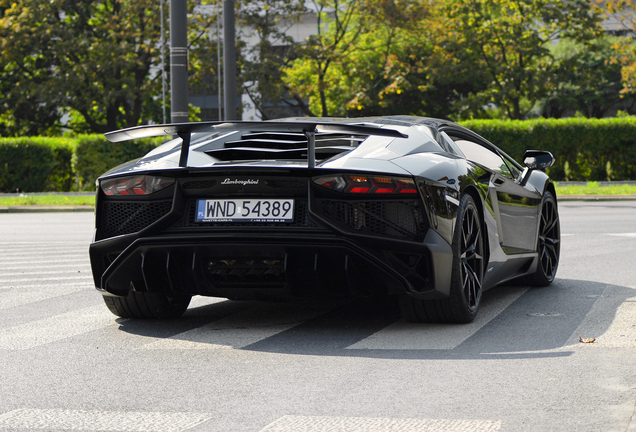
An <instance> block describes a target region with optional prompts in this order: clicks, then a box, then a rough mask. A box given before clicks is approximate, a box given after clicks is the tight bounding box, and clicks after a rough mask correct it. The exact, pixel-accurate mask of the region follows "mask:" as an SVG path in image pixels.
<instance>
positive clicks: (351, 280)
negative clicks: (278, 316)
mask: <svg viewBox="0 0 636 432" xmlns="http://www.w3.org/2000/svg"><path fill="white" fill-rule="evenodd" d="M90 256H91V265H92V267H93V276H94V279H95V286H96V287H97V289H98V290H100V291H102V293H103V294H105V295H115V296H126V295H127V294H128V292H129V291H130V290H136V291H144V292H165V293H170V294H174V295H179V294H184V295H204V296H214V297H224V298H235V299H268V298H307V297H315V296H335V297H342V296H357V295H373V294H378V293H383V294H387V293H388V294H400V293H408V294H409V295H412V296H414V297H417V298H423V299H425V298H439V297H445V296H447V295H448V290H449V286H450V273H451V271H450V270H451V264H452V251H451V248H450V245H449V244H448V243H447V242H445V241H444V240H443V239H442V238H441V237H440V236H439V235H438V234H437V233H436V232H435V231H433V230H428V233H427V235H426V237H425V239H424V242H423V243H420V244H415V243H412V242H403V241H392V240H387V239H376V240H373V239H368V240H365V241H361V240H359V239H350V238H346V237H342V236H339V235H335V234H333V235H328V234H325V233H315V234H309V233H297V234H291V233H289V232H287V233H285V234H284V236H283V235H276V234H274V233H267V234H259V233H256V232H250V233H244V234H241V233H225V234H218V233H217V234H208V235H205V234H203V235H202V234H201V233H199V234H197V235H185V234H184V235H157V236H150V237H143V238H139V236H137V235H135V234H131V235H124V236H118V237H114V238H110V239H106V240H101V241H97V242H95V243H93V244H91V246H90Z"/></svg>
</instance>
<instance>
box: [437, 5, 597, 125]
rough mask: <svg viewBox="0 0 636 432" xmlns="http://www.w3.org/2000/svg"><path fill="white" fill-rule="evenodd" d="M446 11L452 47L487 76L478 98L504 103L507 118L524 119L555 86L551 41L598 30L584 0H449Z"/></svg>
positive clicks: (588, 36)
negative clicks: (469, 56) (466, 54)
mask: <svg viewBox="0 0 636 432" xmlns="http://www.w3.org/2000/svg"><path fill="white" fill-rule="evenodd" d="M447 13H448V16H449V17H450V19H451V20H452V25H451V26H450V28H449V30H450V32H451V33H453V34H454V35H455V36H454V39H455V40H456V41H457V43H456V44H454V45H453V46H452V47H450V49H451V50H453V51H456V50H458V49H459V50H463V51H468V52H469V53H470V54H472V56H474V57H473V58H474V59H476V60H478V62H479V63H478V64H479V67H480V68H483V69H484V70H485V71H487V73H488V75H489V81H490V82H489V85H488V88H487V89H486V90H483V91H481V92H479V93H478V94H477V95H476V98H477V100H478V101H479V102H481V104H482V105H487V104H489V103H493V104H495V105H496V106H500V107H504V108H505V110H506V112H507V115H508V117H509V118H511V119H522V118H524V116H525V114H526V112H527V110H528V109H529V108H532V106H533V105H534V103H535V102H537V101H538V100H540V99H542V98H543V97H545V96H546V95H547V94H548V92H549V91H550V89H551V88H552V87H553V85H554V74H553V62H552V61H551V57H550V51H549V46H550V45H551V44H552V41H553V40H554V39H555V38H557V37H558V38H562V39H563V38H572V39H575V40H589V39H591V38H593V37H595V36H597V34H598V33H599V30H600V27H599V21H600V16H599V12H598V10H597V9H596V8H594V7H593V6H592V5H591V4H590V2H588V1H587V0H572V1H568V2H561V1H558V0H521V1H518V0H483V1H477V2H476V1H472V0H449V1H448V2H447ZM524 98H525V99H527V100H528V101H529V102H530V103H529V105H528V106H529V108H526V109H525V110H524V109H523V107H522V101H523V99H524Z"/></svg>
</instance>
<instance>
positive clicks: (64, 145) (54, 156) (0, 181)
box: [0, 137, 74, 192]
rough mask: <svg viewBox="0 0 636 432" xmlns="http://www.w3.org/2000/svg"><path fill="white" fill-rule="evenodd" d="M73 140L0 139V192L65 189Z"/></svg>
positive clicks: (70, 170)
mask: <svg viewBox="0 0 636 432" xmlns="http://www.w3.org/2000/svg"><path fill="white" fill-rule="evenodd" d="M73 151H74V142H73V141H72V140H69V139H66V138H38V137H35V138H3V139H0V191H2V192H15V191H16V190H18V191H26V192H40V191H55V190H57V191H69V190H71V187H72V185H73V180H74V178H73V168H72V156H73Z"/></svg>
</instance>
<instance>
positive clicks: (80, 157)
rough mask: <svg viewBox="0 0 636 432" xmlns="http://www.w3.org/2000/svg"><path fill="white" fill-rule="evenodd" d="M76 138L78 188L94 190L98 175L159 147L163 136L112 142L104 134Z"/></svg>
mask: <svg viewBox="0 0 636 432" xmlns="http://www.w3.org/2000/svg"><path fill="white" fill-rule="evenodd" d="M76 140H77V148H76V150H75V156H76V163H75V171H76V178H77V188H78V190H93V189H94V188H95V179H96V178H97V177H99V176H100V175H102V174H103V173H105V172H106V171H108V170H110V169H112V168H114V167H116V166H117V165H120V164H122V163H124V162H128V161H130V160H133V159H137V158H140V157H141V156H143V155H145V154H146V153H148V152H149V151H151V150H152V149H154V148H155V147H157V145H159V144H160V143H161V141H162V138H152V139H139V140H131V141H125V142H121V143H111V142H108V141H107V140H106V138H104V137H103V136H102V135H80V136H78V137H77V138H76Z"/></svg>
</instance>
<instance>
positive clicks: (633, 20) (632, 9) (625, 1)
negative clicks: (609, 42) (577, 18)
mask: <svg viewBox="0 0 636 432" xmlns="http://www.w3.org/2000/svg"><path fill="white" fill-rule="evenodd" d="M605 3H606V10H607V16H608V17H609V18H611V19H613V20H614V21H616V22H618V23H619V28H618V31H617V33H619V34H621V35H624V36H626V37H625V38H622V39H617V41H616V43H615V44H614V46H613V48H614V55H613V56H612V57H611V61H612V63H616V64H620V65H621V66H622V70H621V77H622V83H623V89H622V94H623V95H624V96H627V95H634V94H636V45H635V44H634V38H636V1H634V0H607V1H606V2H605Z"/></svg>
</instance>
